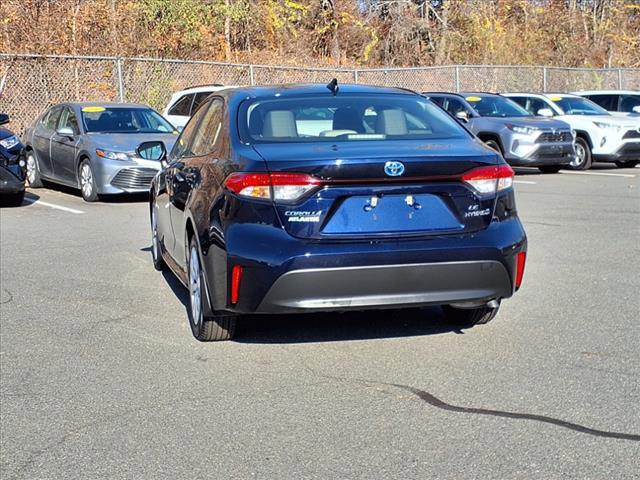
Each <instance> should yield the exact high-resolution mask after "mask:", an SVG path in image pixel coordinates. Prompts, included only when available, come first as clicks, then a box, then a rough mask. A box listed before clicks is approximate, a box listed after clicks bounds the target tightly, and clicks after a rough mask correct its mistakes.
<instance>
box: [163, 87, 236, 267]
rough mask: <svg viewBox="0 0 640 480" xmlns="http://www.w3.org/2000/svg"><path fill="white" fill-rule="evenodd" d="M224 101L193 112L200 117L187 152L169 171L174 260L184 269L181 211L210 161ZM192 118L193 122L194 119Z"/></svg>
mask: <svg viewBox="0 0 640 480" xmlns="http://www.w3.org/2000/svg"><path fill="white" fill-rule="evenodd" d="M223 113H224V101H223V100H222V98H220V97H214V98H213V99H212V100H210V101H209V102H207V103H206V104H203V105H202V106H201V107H200V108H199V109H198V111H197V112H196V116H197V117H201V119H200V120H199V121H198V124H197V128H195V131H194V134H193V137H192V138H191V139H190V144H189V148H188V150H187V151H186V152H185V155H183V156H182V157H181V158H180V159H179V161H177V162H175V163H174V164H173V166H172V168H171V193H170V195H169V196H170V207H169V210H170V215H171V224H172V226H173V232H174V235H175V253H176V256H175V257H174V258H175V260H176V261H177V262H178V264H179V265H181V266H182V267H186V249H187V245H186V232H185V225H186V217H185V208H186V204H187V202H188V200H189V195H190V193H191V190H192V189H193V187H194V186H195V185H196V184H197V183H198V180H199V177H200V170H201V168H202V167H203V166H204V164H205V163H207V162H209V161H211V158H210V154H211V153H212V152H213V150H214V148H215V145H216V143H217V142H218V139H219V137H220V132H221V131H222V118H223ZM196 116H194V117H193V119H196Z"/></svg>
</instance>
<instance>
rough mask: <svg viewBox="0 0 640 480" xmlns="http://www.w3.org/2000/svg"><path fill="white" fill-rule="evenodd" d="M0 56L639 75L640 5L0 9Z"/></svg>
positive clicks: (510, 1) (229, 2)
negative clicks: (509, 67) (634, 70)
mask: <svg viewBox="0 0 640 480" xmlns="http://www.w3.org/2000/svg"><path fill="white" fill-rule="evenodd" d="M0 52H5V53H47V54H76V55H110V56H145V57H166V58H189V59H208V60H223V61H236V62H251V63H278V64H296V65H307V66H308V65H342V66H378V65H395V66H414V65H443V64H538V65H541V64H544V65H561V66H585V67H608V66H616V67H617V66H627V67H638V66H640V1H639V0H443V1H441V2H431V1H424V0H393V1H386V0H253V1H251V0H2V1H1V2H0Z"/></svg>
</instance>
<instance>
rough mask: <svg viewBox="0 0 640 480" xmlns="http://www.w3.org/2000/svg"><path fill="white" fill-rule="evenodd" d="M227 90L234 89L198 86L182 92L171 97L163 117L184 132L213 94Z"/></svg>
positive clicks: (220, 86) (219, 86) (216, 85)
mask: <svg viewBox="0 0 640 480" xmlns="http://www.w3.org/2000/svg"><path fill="white" fill-rule="evenodd" d="M225 88H233V87H228V86H227V87H225V86H224V85H220V84H214V85H198V86H196V87H189V88H185V89H184V90H180V91H178V92H176V93H174V94H173V95H172V96H171V100H169V103H168V104H167V106H166V108H165V109H164V112H163V115H164V116H165V118H167V119H168V120H169V121H170V122H171V123H172V124H173V125H175V126H176V128H177V129H178V130H182V129H183V128H184V126H185V125H186V124H187V122H188V121H189V119H190V118H191V116H192V115H193V114H194V113H195V111H196V110H197V109H198V107H199V106H200V105H201V104H202V102H204V101H205V100H206V98H207V97H208V96H209V95H211V94H212V93H213V92H219V91H220V90H224V89H225Z"/></svg>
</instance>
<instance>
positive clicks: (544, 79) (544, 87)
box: [542, 67, 547, 93]
mask: <svg viewBox="0 0 640 480" xmlns="http://www.w3.org/2000/svg"><path fill="white" fill-rule="evenodd" d="M542 91H543V92H545V93H546V92H547V67H542Z"/></svg>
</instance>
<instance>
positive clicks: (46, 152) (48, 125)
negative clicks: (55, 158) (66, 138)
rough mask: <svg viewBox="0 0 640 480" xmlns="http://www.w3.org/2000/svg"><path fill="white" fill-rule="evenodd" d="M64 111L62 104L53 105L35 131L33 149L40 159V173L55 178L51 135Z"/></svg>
mask: <svg viewBox="0 0 640 480" xmlns="http://www.w3.org/2000/svg"><path fill="white" fill-rule="evenodd" d="M61 112H62V107H61V106H56V107H52V108H51V109H50V110H49V111H48V112H47V113H46V114H45V115H43V116H42V119H41V120H40V121H39V122H38V124H37V125H36V128H35V129H34V131H33V149H34V151H35V153H36V158H37V160H38V169H39V170H40V175H42V176H43V177H46V178H53V177H54V174H53V166H52V164H51V137H52V136H53V134H54V133H55V130H56V127H57V125H58V120H59V119H60V114H61Z"/></svg>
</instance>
